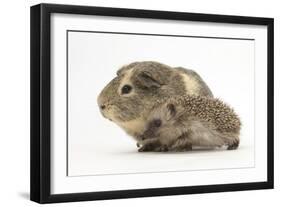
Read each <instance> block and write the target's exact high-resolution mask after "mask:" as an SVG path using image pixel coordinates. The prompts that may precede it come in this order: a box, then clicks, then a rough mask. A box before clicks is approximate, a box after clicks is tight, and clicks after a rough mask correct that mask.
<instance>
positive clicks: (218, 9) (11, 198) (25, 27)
mask: <svg viewBox="0 0 281 207" xmlns="http://www.w3.org/2000/svg"><path fill="white" fill-rule="evenodd" d="M40 2H54V3H69V4H71V3H72V4H85V5H100V6H116V7H118V6H119V7H131V8H146V9H162V10H175V11H186V12H204V13H221V14H235V15H251V16H268V17H274V18H275V36H276V37H277V38H276V39H275V49H276V50H275V52H276V55H275V57H279V56H280V55H281V51H280V38H278V37H280V36H281V30H280V26H279V25H280V24H281V21H280V20H281V14H280V9H279V8H280V5H279V1H271V0H269V1H262V2H258V1H243V0H236V1H222V0H213V1H200V0H196V1H188V2H187V1H184V2H181V1H177V0H174V1H165V2H163V1H161V3H160V4H159V2H157V1H149V2H145V1H130V0H124V1H114V0H109V1H89V0H88V1H87V0H81V1H79V2H78V1H61V0H57V1H51V0H49V1H44V0H42V1H34V0H33V1H29V2H28V3H26V2H25V1H6V2H3V4H2V7H3V8H5V9H3V11H2V12H1V13H0V15H1V23H2V24H1V25H2V30H1V31H2V32H1V34H0V35H1V39H0V41H1V49H0V52H1V57H3V58H1V62H0V64H1V72H0V73H1V75H0V79H1V81H0V86H1V87H0V88H1V89H0V90H1V100H2V101H1V102H0V105H1V107H0V110H1V111H0V112H1V117H0V122H1V126H2V127H1V131H0V137H1V140H2V144H1V146H0V148H1V150H0V154H1V156H0V162H1V164H2V166H1V172H0V182H1V187H0V194H1V200H0V205H1V206H7V207H9V206H27V207H28V206H38V204H36V203H33V202H31V201H29V200H28V196H29V6H30V5H33V4H36V3H40ZM10 9H12V12H11V10H10ZM7 19H8V20H9V21H5V20H7ZM19 31H20V32H19ZM11 46H12V47H11ZM280 63H281V62H280V60H279V59H278V58H276V60H275V68H280V67H281V64H280ZM275 77H276V78H275V86H276V88H275V90H276V96H275V97H276V98H275V105H276V106H280V105H281V99H280V93H278V92H279V91H280V89H281V80H280V77H281V74H280V70H276V73H275ZM275 114H276V116H275V123H276V125H275V126H276V127H275V129H276V131H275V136H276V139H275V149H276V150H275V156H276V159H275V160H276V162H275V163H276V165H275V166H276V168H275V169H276V170H275V173H276V175H277V176H276V184H275V186H276V189H275V190H260V191H244V192H235V193H233V192H232V193H212V194H197V195H183V196H172V197H154V198H139V199H122V200H114V201H112V200H111V201H95V202H80V203H63V204H53V205H52V206H93V205H97V206H105V207H110V206H122V207H126V206H132V205H133V206H153V205H161V206H175V205H177V206H186V205H187V204H188V205H190V206H206V205H208V206H226V205H227V206H229V207H237V206H245V205H251V206H254V205H258V206H263V205H268V203H269V202H270V203H280V202H281V198H280V193H281V189H280V184H281V181H280V176H278V175H279V174H280V173H281V171H280V170H281V168H280V166H281V165H280V161H279V159H278V158H279V157H280V156H281V154H280V150H279V146H280V144H281V142H280V139H278V137H280V136H281V134H280V127H279V123H280V122H281V119H280V118H281V116H280V107H278V108H276V109H275Z"/></svg>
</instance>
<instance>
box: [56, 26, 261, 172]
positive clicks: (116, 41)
mask: <svg viewBox="0 0 281 207" xmlns="http://www.w3.org/2000/svg"><path fill="white" fill-rule="evenodd" d="M69 27H70V28H71V26H69ZM166 27H167V25H166ZM181 27H183V26H182V25H181ZM84 28H87V27H86V26H84ZM144 28H145V27H144ZM183 30H186V31H189V30H193V31H194V30H196V28H193V27H191V28H190V29H188V27H187V28H186V29H183ZM213 30H215V29H213ZM110 31H112V30H110ZM177 33H179V32H178V31H177ZM187 34H188V32H187ZM198 34H201V33H198ZM232 34H233V33H232ZM218 35H221V33H220V32H218ZM236 35H237V34H236ZM227 37H228V36H227ZM68 41H69V44H68V51H69V52H68V53H69V56H68V61H69V65H68V86H69V87H68V94H69V96H68V100H69V102H68V106H69V108H68V120H69V121H68V123H69V128H68V147H69V148H68V155H69V156H68V159H69V160H68V167H69V171H68V172H69V175H70V176H80V175H103V174H120V173H123V174H124V173H143V172H165V171H184V170H201V169H204V170H207V169H228V168H245V167H248V168H249V167H254V166H255V163H254V144H255V134H254V120H255V117H254V110H255V107H254V99H255V97H254V92H255V91H254V79H255V73H254V70H255V69H254V67H255V41H253V40H233V39H213V38H194V37H176V38H175V37H164V36H147V35H125V34H104V33H103V34H101V33H88V32H69V33H68ZM55 42H56V41H55ZM61 42H65V41H61ZM257 49H258V48H257ZM54 56H56V55H54ZM57 59H60V58H57ZM260 59H261V58H260ZM142 60H155V61H159V62H163V63H165V64H168V65H171V66H173V67H175V66H183V67H187V68H192V69H194V70H196V71H197V72H198V73H199V74H200V75H201V76H202V78H203V79H204V80H205V81H206V82H207V84H208V85H209V87H210V88H211V90H212V91H213V94H214V96H215V97H218V98H221V99H222V100H224V101H226V102H227V103H229V104H230V105H231V106H232V107H234V109H235V111H236V112H237V113H238V115H239V116H240V118H241V121H242V130H241V136H240V139H241V143H240V147H239V148H238V149H237V150H234V151H228V150H209V151H206V150H204V151H193V152H186V153H164V154H163V153H156V154H155V153H138V152H137V147H136V144H135V141H133V140H132V138H131V137H129V136H128V135H127V134H126V133H125V132H124V131H123V130H122V129H121V128H119V127H118V126H117V125H116V124H114V123H112V122H110V121H108V120H107V119H104V118H103V117H102V115H101V113H100V111H99V107H98V105H97V96H98V94H99V93H100V91H101V90H102V89H103V87H105V85H106V84H107V83H108V82H109V81H110V80H111V79H112V78H113V77H115V76H116V71H117V69H118V68H119V67H120V66H122V65H124V64H128V63H130V62H133V61H142ZM257 65H260V64H257ZM62 68H63V67H57V68H56V69H54V73H55V74H54V76H55V75H56V72H55V71H56V70H62ZM263 77H266V76H264V75H263ZM59 83H60V84H62V80H61V79H60V80H59ZM54 90H55V89H54ZM64 91H65V90H64ZM62 101H63V100H62ZM62 101H60V102H62ZM257 112H259V111H257ZM54 125H55V124H54ZM263 137H264V136H263V135H261V133H257V135H256V139H258V138H261V139H263ZM54 139H59V137H54ZM263 146H264V147H266V145H264V144H263ZM60 152H61V150H60ZM260 153H261V152H259V154H260Z"/></svg>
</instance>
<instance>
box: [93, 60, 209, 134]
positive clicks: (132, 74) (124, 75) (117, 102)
mask: <svg viewBox="0 0 281 207" xmlns="http://www.w3.org/2000/svg"><path fill="white" fill-rule="evenodd" d="M186 94H196V95H200V96H206V97H212V96H213V95H212V93H211V91H210V89H209V88H208V86H207V85H206V84H205V82H204V81H203V80H202V79H201V78H200V76H199V75H198V74H197V73H196V72H194V71H192V70H188V69H184V68H172V67H170V66H167V65H164V64H161V63H158V62H154V61H144V62H134V63H131V64H129V65H127V66H124V67H122V68H121V69H119V70H118V71H117V77H115V78H114V79H113V80H111V81H110V82H109V83H108V84H107V86H105V88H104V89H103V90H102V91H101V93H100V94H99V96H98V105H99V107H100V111H101V113H102V115H103V116H104V117H105V118H107V119H110V120H112V121H113V122H115V123H116V124H118V125H119V126H120V127H122V128H123V129H124V130H125V131H126V132H127V133H128V134H130V135H131V136H133V137H134V138H138V135H139V134H140V132H142V131H143V128H144V125H145V120H146V116H147V114H148V112H149V109H150V108H151V106H152V105H153V104H154V103H155V102H156V101H159V100H162V99H163V98H167V97H172V96H175V95H186Z"/></svg>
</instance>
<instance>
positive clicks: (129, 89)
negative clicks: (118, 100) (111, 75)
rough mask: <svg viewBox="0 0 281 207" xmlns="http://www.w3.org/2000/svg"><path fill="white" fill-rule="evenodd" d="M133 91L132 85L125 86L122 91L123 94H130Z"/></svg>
mask: <svg viewBox="0 0 281 207" xmlns="http://www.w3.org/2000/svg"><path fill="white" fill-rule="evenodd" d="M131 90H132V86H130V85H124V86H123V87H122V89H121V92H122V94H128V93H130V92H131Z"/></svg>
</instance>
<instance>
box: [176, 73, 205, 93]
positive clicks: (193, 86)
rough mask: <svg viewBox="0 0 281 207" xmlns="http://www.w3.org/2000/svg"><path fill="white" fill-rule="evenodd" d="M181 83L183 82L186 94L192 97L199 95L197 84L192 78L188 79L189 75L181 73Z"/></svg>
mask: <svg viewBox="0 0 281 207" xmlns="http://www.w3.org/2000/svg"><path fill="white" fill-rule="evenodd" d="M181 76H182V79H183V82H184V86H185V89H186V91H187V92H188V94H190V95H193V94H199V88H200V87H199V84H198V82H197V81H196V79H194V78H193V77H190V76H189V75H187V74H185V73H181Z"/></svg>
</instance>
